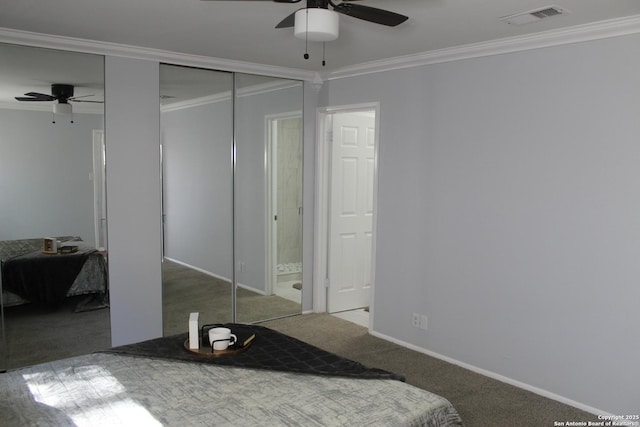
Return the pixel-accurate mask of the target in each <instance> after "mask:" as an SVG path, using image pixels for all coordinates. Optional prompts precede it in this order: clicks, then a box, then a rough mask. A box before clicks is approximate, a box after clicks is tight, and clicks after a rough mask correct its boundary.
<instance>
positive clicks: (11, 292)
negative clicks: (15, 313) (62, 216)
mask: <svg viewBox="0 0 640 427" xmlns="http://www.w3.org/2000/svg"><path fill="white" fill-rule="evenodd" d="M56 239H57V240H59V241H60V242H61V243H62V245H65V246H75V247H77V252H74V253H71V254H59V255H58V254H43V253H42V246H43V239H41V238H36V239H19V240H4V241H0V260H1V261H2V282H1V283H2V305H3V306H4V307H12V306H16V305H21V304H25V303H29V302H35V303H38V304H41V305H45V306H56V305H59V304H60V303H62V301H63V300H64V299H65V298H67V297H71V296H77V295H91V296H93V297H95V299H96V300H97V301H98V302H99V303H100V306H106V305H107V304H108V280H107V266H106V260H105V256H104V255H103V254H102V253H100V252H98V251H97V250H96V249H95V248H93V247H91V246H89V245H87V244H86V243H85V242H83V241H82V239H80V238H79V237H75V236H61V237H57V238H56ZM94 306H95V304H94ZM79 309H81V307H79Z"/></svg>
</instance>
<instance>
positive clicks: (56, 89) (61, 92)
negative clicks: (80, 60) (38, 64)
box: [51, 83, 73, 104]
mask: <svg viewBox="0 0 640 427" xmlns="http://www.w3.org/2000/svg"><path fill="white" fill-rule="evenodd" d="M51 95H53V97H54V98H56V99H57V100H58V102H60V103H62V104H66V103H67V100H68V99H69V98H72V97H73V86H72V85H65V84H59V83H54V84H52V85H51Z"/></svg>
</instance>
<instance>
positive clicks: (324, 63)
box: [322, 42, 327, 67]
mask: <svg viewBox="0 0 640 427" xmlns="http://www.w3.org/2000/svg"><path fill="white" fill-rule="evenodd" d="M325 44H326V43H325V42H322V66H323V67H324V66H325V65H326V64H327V63H326V62H325V60H324V50H325Z"/></svg>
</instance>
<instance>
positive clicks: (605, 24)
mask: <svg viewBox="0 0 640 427" xmlns="http://www.w3.org/2000/svg"><path fill="white" fill-rule="evenodd" d="M637 33H640V15H633V16H629V17H625V18H619V19H611V20H606V21H599V22H595V23H590V24H584V25H578V26H574V27H569V28H563V29H559V30H551V31H545V32H541V33H535V34H530V35H526V36H518V37H510V38H506V39H500V40H492V41H487V42H482V43H473V44H469V45H465V46H458V47H453V48H447V49H440V50H434V51H429V52H423V53H419V54H415V55H406V56H398V57H395V58H389V59H384V60H381V61H372V62H366V63H362V64H357V65H354V66H350V67H344V68H341V69H339V70H335V71H332V72H328V73H324V74H322V75H321V77H322V79H323V80H335V79H342V78H346V77H354V76H359V75H364V74H372V73H379V72H383V71H393V70H399V69H403V68H412V67H419V66H422V65H430V64H439V63H444V62H452V61H460V60H463V59H471V58H479V57H485V56H492V55H501V54H504V53H513V52H521V51H526V50H531V49H541V48H545V47H551V46H559V45H565V44H572V43H581V42H586V41H592V40H598V39H605V38H610V37H619V36H626V35H630V34H637Z"/></svg>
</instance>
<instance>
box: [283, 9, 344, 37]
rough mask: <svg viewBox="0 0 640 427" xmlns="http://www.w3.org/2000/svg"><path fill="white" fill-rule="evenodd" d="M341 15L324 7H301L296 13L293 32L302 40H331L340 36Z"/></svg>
mask: <svg viewBox="0 0 640 427" xmlns="http://www.w3.org/2000/svg"><path fill="white" fill-rule="evenodd" d="M339 24H340V20H339V15H338V13H337V12H334V11H332V10H328V9H322V8H306V9H300V10H298V11H297V12H296V15H295V25H294V28H293V34H294V35H295V36H296V37H297V38H299V39H302V40H311V41H316V42H329V41H332V40H335V39H337V38H338V29H339Z"/></svg>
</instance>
